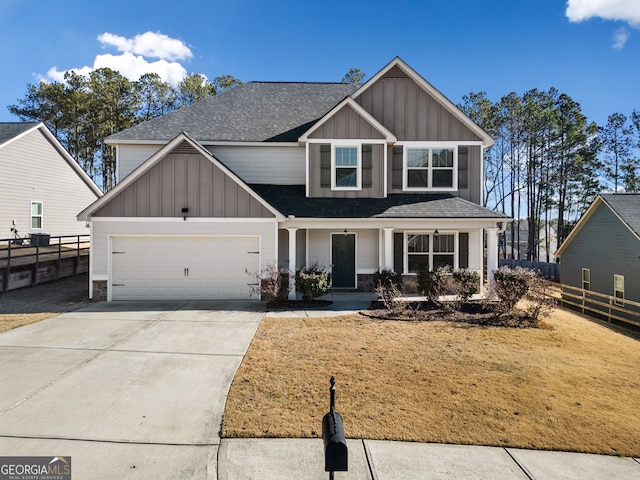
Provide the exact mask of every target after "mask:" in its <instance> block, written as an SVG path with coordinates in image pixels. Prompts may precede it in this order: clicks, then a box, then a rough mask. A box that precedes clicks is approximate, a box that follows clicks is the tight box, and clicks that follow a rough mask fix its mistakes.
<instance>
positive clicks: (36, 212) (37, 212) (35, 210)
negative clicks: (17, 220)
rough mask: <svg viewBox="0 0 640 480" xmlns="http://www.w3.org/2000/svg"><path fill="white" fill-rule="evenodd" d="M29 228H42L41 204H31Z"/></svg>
mask: <svg viewBox="0 0 640 480" xmlns="http://www.w3.org/2000/svg"><path fill="white" fill-rule="evenodd" d="M31 228H32V229H38V228H42V202H31Z"/></svg>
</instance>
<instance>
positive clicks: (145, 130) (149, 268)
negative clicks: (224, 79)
mask: <svg viewBox="0 0 640 480" xmlns="http://www.w3.org/2000/svg"><path fill="white" fill-rule="evenodd" d="M106 142H107V143H109V144H111V145H114V146H115V147H116V151H117V174H118V179H119V183H118V184H117V185H116V187H115V188H113V189H112V190H111V191H110V192H108V193H107V194H106V195H105V196H104V197H102V198H101V199H100V200H98V201H96V202H95V203H93V204H92V205H90V206H89V207H88V208H87V209H85V210H84V211H83V212H82V213H81V214H80V215H79V218H80V219H81V220H86V221H89V222H90V223H91V226H92V230H91V232H92V243H91V248H92V255H91V262H92V263H91V285H90V292H91V295H92V296H93V297H94V298H105V299H107V300H116V299H169V298H176V299H201V298H249V296H250V292H251V285H250V284H251V278H250V277H249V276H248V275H247V274H246V271H247V270H248V271H252V272H255V271H258V270H260V269H262V268H266V267H267V266H269V265H276V264H277V265H280V266H286V267H288V268H289V269H290V270H292V271H295V270H296V269H298V268H300V267H302V266H303V265H305V264H306V265H309V264H312V263H314V262H318V263H320V264H322V265H326V266H331V268H332V286H333V288H335V289H360V290H371V289H372V287H373V285H372V283H373V282H372V279H373V274H374V273H375V271H376V270H378V269H380V268H393V269H395V270H397V271H399V272H402V273H403V274H404V275H406V276H407V278H411V277H414V278H415V274H416V272H417V271H419V270H423V269H433V268H437V267H438V266H440V265H450V266H451V267H453V268H462V267H467V268H471V269H474V270H476V271H478V272H479V273H480V274H481V275H482V272H483V267H485V265H484V263H483V262H484V255H485V253H486V255H487V258H488V260H487V262H488V271H489V272H491V271H492V270H493V269H494V268H497V264H498V261H497V253H498V239H497V232H498V230H499V229H500V228H502V227H503V226H504V225H506V223H505V222H507V221H509V219H508V218H506V217H505V216H504V215H502V214H499V213H497V212H494V211H492V210H488V209H486V208H484V207H482V191H483V167H482V162H483V149H484V148H486V147H488V146H490V145H491V144H492V143H493V140H492V139H491V137H490V136H489V135H488V134H487V133H486V132H485V131H484V130H482V129H481V128H480V127H478V126H477V125H476V124H474V123H473V122H472V121H471V120H470V119H469V118H468V117H466V116H465V115H464V114H463V113H462V112H461V111H460V110H459V109H458V108H457V107H456V106H455V105H454V104H453V103H451V102H450V101H449V100H448V99H446V98H445V97H444V96H443V95H442V94H441V93H440V92H439V91H438V90H436V89H435V88H434V87H433V86H432V85H431V84H429V83H428V82H427V81H426V80H424V79H423V78H422V77H421V76H420V75H418V74H417V73H416V72H415V71H414V70H413V69H412V68H411V67H409V66H408V65H407V64H406V63H405V62H403V61H402V60H401V59H399V58H396V59H394V60H393V61H392V62H391V63H389V64H388V65H387V66H386V67H384V68H383V69H382V70H381V71H380V72H378V73H377V74H376V75H374V76H373V77H372V78H371V79H370V80H369V81H368V82H367V83H365V84H364V85H362V86H361V87H359V88H356V87H354V86H352V85H349V84H344V83H265V82H251V83H247V84H244V85H241V86H239V87H236V88H235V89H233V90H231V91H229V92H225V93H223V94H221V95H218V96H215V97H212V98H209V99H207V100H204V101H202V102H200V103H197V104H195V105H193V106H190V107H186V108H182V109H179V110H178V111H176V112H173V113H170V114H167V115H164V116H162V117H158V118H155V119H152V120H150V121H148V122H145V123H142V124H140V125H137V126H135V127H133V128H130V129H128V130H125V131H122V132H120V133H117V134H115V135H112V136H111V137H109V138H107V139H106ZM485 234H487V250H486V252H485V251H484V247H483V238H484V236H485ZM292 295H293V294H292Z"/></svg>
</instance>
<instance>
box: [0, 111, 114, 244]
mask: <svg viewBox="0 0 640 480" xmlns="http://www.w3.org/2000/svg"><path fill="white" fill-rule="evenodd" d="M101 196H102V192H101V191H100V189H99V188H98V187H97V186H96V185H95V184H94V183H93V181H92V180H91V179H90V178H89V177H88V176H87V175H86V174H85V172H84V171H83V170H82V169H81V168H80V166H78V164H77V163H76V161H75V160H74V159H73V158H72V157H71V155H69V153H68V152H67V151H66V150H65V149H64V147H63V146H62V145H61V144H60V142H58V140H57V139H56V138H55V137H54V136H53V134H52V133H51V132H50V131H49V130H48V129H47V127H45V126H44V124H42V123H27V122H8V123H0V206H1V207H0V238H14V235H16V230H17V235H19V236H21V237H23V238H24V237H29V236H30V235H32V234H49V235H80V234H82V235H86V234H87V233H88V231H87V229H86V228H85V223H84V222H80V221H78V219H77V218H76V215H77V214H78V212H79V211H80V210H82V209H83V208H85V207H86V206H87V205H88V204H89V203H91V202H94V201H95V200H96V199H98V198H100V197H101Z"/></svg>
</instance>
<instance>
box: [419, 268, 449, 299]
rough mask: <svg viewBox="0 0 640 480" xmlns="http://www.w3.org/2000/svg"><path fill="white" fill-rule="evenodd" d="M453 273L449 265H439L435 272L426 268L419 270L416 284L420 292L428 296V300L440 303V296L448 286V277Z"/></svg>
mask: <svg viewBox="0 0 640 480" xmlns="http://www.w3.org/2000/svg"><path fill="white" fill-rule="evenodd" d="M450 273H451V269H450V268H449V267H439V268H438V269H437V270H436V271H435V272H428V271H426V270H423V271H420V272H418V278H417V280H416V285H417V287H418V293H420V295H423V296H424V297H427V300H429V301H431V302H434V303H438V298H439V297H441V296H442V295H444V293H445V290H446V288H447V278H448V276H449V274H450Z"/></svg>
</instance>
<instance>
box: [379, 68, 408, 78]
mask: <svg viewBox="0 0 640 480" xmlns="http://www.w3.org/2000/svg"><path fill="white" fill-rule="evenodd" d="M382 78H409V76H408V75H407V74H406V73H404V71H403V70H402V69H401V68H400V67H398V66H397V65H396V66H395V67H392V68H391V69H390V70H389V71H388V72H387V73H385V74H384V75H383V76H382Z"/></svg>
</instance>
